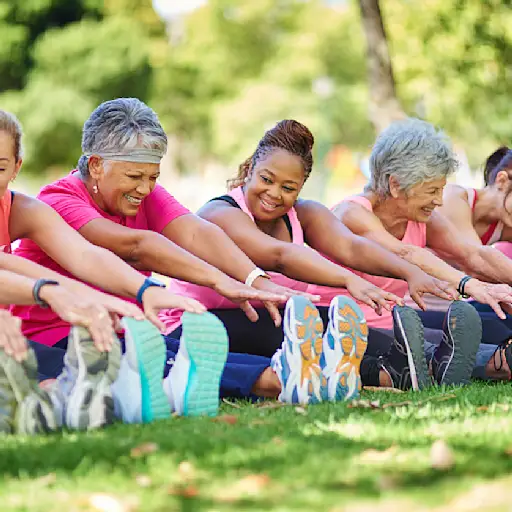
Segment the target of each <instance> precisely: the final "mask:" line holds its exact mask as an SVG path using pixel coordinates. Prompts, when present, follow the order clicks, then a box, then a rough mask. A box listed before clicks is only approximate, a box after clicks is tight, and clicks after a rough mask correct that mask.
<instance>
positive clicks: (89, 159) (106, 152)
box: [14, 98, 392, 418]
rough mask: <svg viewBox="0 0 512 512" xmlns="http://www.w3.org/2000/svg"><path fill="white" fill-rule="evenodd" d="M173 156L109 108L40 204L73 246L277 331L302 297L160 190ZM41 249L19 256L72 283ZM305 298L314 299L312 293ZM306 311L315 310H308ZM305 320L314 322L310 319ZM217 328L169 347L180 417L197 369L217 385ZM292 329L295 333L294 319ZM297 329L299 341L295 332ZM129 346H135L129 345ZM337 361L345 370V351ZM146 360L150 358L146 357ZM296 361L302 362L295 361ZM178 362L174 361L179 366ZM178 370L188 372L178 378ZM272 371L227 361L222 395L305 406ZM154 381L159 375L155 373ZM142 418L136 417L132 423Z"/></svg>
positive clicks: (56, 328)
mask: <svg viewBox="0 0 512 512" xmlns="http://www.w3.org/2000/svg"><path fill="white" fill-rule="evenodd" d="M166 149H167V138H166V135H165V132H164V130H163V129H162V127H161V125H160V123H159V121H158V118H157V116H156V115H155V113H154V112H153V111H152V110H151V109H150V108H149V107H147V106H146V105H145V104H144V103H142V102H141V101H139V100H137V99H133V98H120V99H117V100H112V101H107V102H105V103H103V104H101V105H100V106H99V107H98V108H97V109H96V110H95V111H94V112H93V113H92V114H91V116H90V118H89V119H88V120H87V121H86V123H85V125H84V130H83V138H82V150H83V153H84V154H83V156H82V157H81V158H80V160H79V164H78V169H77V170H75V171H73V172H72V173H71V174H70V175H68V176H67V177H65V178H63V179H61V180H58V181H56V182H55V183H52V184H51V185H48V186H46V187H44V188H43V189H42V190H41V192H40V194H39V196H38V198H39V200H41V201H43V202H45V203H47V204H48V205H50V206H51V207H52V208H53V209H54V210H56V211H57V212H58V214H60V215H61V217H62V218H63V219H64V220H65V221H66V222H67V223H68V225H69V226H71V228H73V229H74V230H76V231H78V233H79V234H77V233H75V234H74V236H75V237H77V236H79V235H82V236H83V237H85V238H86V239H87V240H88V241H89V242H92V243H93V244H96V245H98V246H100V247H103V248H105V249H108V250H109V251H111V252H113V253H114V254H116V255H117V256H119V257H120V258H122V259H124V260H125V261H127V262H128V263H130V265H132V266H133V267H135V268H137V269H138V270H140V271H143V272H146V273H147V274H148V273H150V272H157V273H159V274H162V275H166V276H170V277H177V278H181V279H184V280H187V281H190V282H193V283H196V284H198V285H203V286H206V287H210V288H211V289H213V290H215V291H216V292H218V293H219V294H220V295H222V296H224V297H226V298H227V299H229V300H230V301H232V302H231V303H238V304H240V305H241V307H242V308H243V310H244V313H245V314H247V315H248V317H249V318H250V320H252V321H255V320H256V319H257V314H256V312H255V310H254V309H253V307H252V306H251V304H250V303H249V302H248V299H251V300H257V301H258V300H259V301H263V303H264V305H265V307H266V308H267V309H268V311H269V315H270V317H271V318H272V321H273V322H275V324H277V325H278V324H279V323H280V316H279V315H280V314H279V311H278V309H277V307H276V303H279V302H281V301H283V300H284V299H285V298H286V297H289V296H290V295H292V294H296V293H299V294H300V293H301V292H300V291H299V292H296V291H294V290H289V289H288V288H285V287H283V286H279V285H276V284H274V283H273V282H272V281H271V280H270V279H269V278H268V276H267V275H266V274H265V272H264V271H262V270H261V269H259V268H258V267H256V266H255V265H254V263H253V262H252V261H251V260H250V259H249V258H248V257H247V256H246V255H245V254H244V253H243V252H242V251H241V250H240V249H239V248H238V247H237V246H236V245H235V244H234V243H233V242H232V241H231V239H230V238H229V237H228V236H226V235H225V233H224V232H223V231H222V230H221V229H219V228H218V227H216V226H214V225H213V224H210V223H208V222H206V221H204V220H201V219H200V218H198V217H196V216H195V215H193V214H191V213H190V212H189V211H188V210H186V208H184V207H183V206H182V205H180V204H179V203H178V202H177V201H176V200H175V199H174V198H173V197H172V196H171V195H170V194H168V193H167V192H166V191H165V190H164V189H163V188H162V187H160V186H159V185H157V184H156V180H157V177H158V175H159V162H160V159H161V158H162V156H163V155H164V153H165V151H166ZM69 226H68V230H69V229H70V228H69ZM36 243H37V245H36ZM36 243H33V242H31V241H25V240H23V241H22V242H21V244H20V247H19V248H18V250H17V251H16V254H18V255H21V256H24V257H25V258H27V259H29V260H31V261H33V262H37V263H39V264H41V265H43V266H45V267H49V268H51V269H53V270H56V271H58V272H59V273H61V274H64V275H66V271H65V270H64V268H62V266H61V262H60V261H59V259H58V258H57V256H58V255H57V254H56V253H55V251H53V253H51V252H49V251H47V250H46V249H45V247H44V245H43V244H44V243H45V242H44V241H42V240H36ZM79 277H80V276H79ZM244 283H245V284H244ZM150 284H154V282H153V283H150ZM354 287H356V284H354ZM372 288H373V287H368V291H364V290H362V291H361V292H360V293H361V295H362V296H363V297H364V296H366V295H367V294H370V295H371V297H373V299H372V300H375V302H376V303H377V304H379V305H380V306H385V305H386V299H387V298H392V296H391V295H387V294H380V293H379V292H378V291H373V290H372ZM148 291H149V289H148ZM145 293H148V292H145ZM303 295H305V297H306V298H307V297H311V296H310V295H309V294H307V293H303ZM376 307H377V306H376ZM303 309H307V311H309V312H310V311H311V310H314V309H313V308H312V307H311V306H308V308H303ZM14 311H15V312H16V314H17V315H18V316H20V318H22V320H23V324H22V328H23V332H24V334H25V335H30V336H31V337H32V338H34V339H35V340H36V341H39V342H42V343H46V344H47V345H53V346H56V345H57V346H59V347H64V346H65V341H60V340H61V338H62V337H63V336H65V335H66V334H67V332H68V331H69V325H68V324H66V323H64V322H61V321H60V320H59V319H58V318H56V317H55V316H54V315H52V314H51V312H47V311H44V310H41V309H40V308H37V307H32V308H28V307H26V306H19V307H16V308H14ZM291 317H293V315H291ZM204 318H210V317H208V316H205V317H204ZM308 318H312V317H311V315H309V317H308ZM212 322H213V321H212V320H208V321H206V320H204V321H202V320H201V321H198V322H192V321H191V322H189V330H188V331H187V330H185V331H186V332H184V335H183V338H182V343H181V345H180V346H179V347H178V345H179V343H178V341H177V340H175V339H169V340H168V348H169V351H168V353H167V361H168V364H166V366H165V376H166V380H165V383H164V386H165V389H166V390H167V391H168V395H169V396H170V397H171V402H172V404H173V407H174V409H175V410H177V411H178V412H182V411H183V410H184V409H185V405H183V403H182V402H183V400H182V398H180V399H179V400H176V397H175V396H174V395H175V390H176V389H181V390H183V389H184V386H185V387H186V384H187V382H188V379H189V377H190V378H192V377H193V376H191V375H192V373H193V371H194V369H196V368H202V369H203V370H204V373H205V374H207V373H208V371H210V373H211V374H213V375H219V374H220V373H221V371H222V369H223V367H224V358H225V354H223V348H222V346H223V342H222V332H221V329H220V328H219V326H218V324H216V325H213V326H212V325H211V324H212ZM202 324H205V325H202ZM198 325H199V326H198ZM201 325H202V327H201ZM288 325H295V324H294V320H293V319H292V318H290V319H289V320H288ZM200 327H201V328H200ZM290 329H291V331H292V332H293V330H294V328H292V327H291V328H290ZM203 331H204V332H210V331H215V332H214V336H213V338H215V339H216V340H220V341H219V342H218V343H215V347H216V348H214V349H212V350H214V352H215V353H216V354H217V356H216V357H209V355H210V352H209V350H210V348H211V347H209V339H208V338H205V337H204V336H203V337H201V339H200V340H199V341H197V340H198V339H199V338H200V334H201V332H203ZM128 341H130V342H131V338H130V340H128ZM196 341H197V342H196ZM281 341H282V340H281ZM359 345H360V344H359ZM178 348H179V350H178ZM277 348H278V347H276V349H277ZM281 348H283V347H281ZM315 350H316V349H315ZM335 352H336V353H337V355H338V359H340V360H341V358H342V351H341V350H338V351H335ZM141 353H143V354H144V353H147V351H146V350H145V349H144V350H141ZM281 353H288V352H287V351H284V352H283V351H281ZM291 353H292V354H295V355H297V353H296V351H292V352H291ZM315 353H316V354H317V355H316V356H315V357H317V356H318V357H320V352H318V351H316V352H315ZM56 359H59V358H58V357H56ZM292 359H293V358H292ZM310 359H311V358H310V357H309V356H308V357H304V358H302V357H295V358H294V359H293V365H292V366H293V368H295V369H297V372H298V373H300V371H299V370H300V369H301V368H303V367H304V368H306V369H307V368H310V366H311V364H310V363H311V361H310ZM331 359H332V358H331ZM125 361H126V364H124V366H123V363H121V369H122V370H123V369H125V370H126V373H127V374H129V371H131V370H130V365H129V361H128V360H127V359H126V358H125ZM173 361H176V362H175V363H174V366H173V364H172V362H173ZM177 362H180V364H181V368H184V369H185V370H183V371H174V370H175V367H176V365H177ZM276 364H277V363H276ZM315 365H316V363H315ZM271 366H272V362H271V361H270V358H258V357H256V356H252V357H251V356H244V355H241V354H238V355H234V356H230V358H228V364H227V365H226V369H225V370H224V372H223V380H222V384H221V386H222V391H223V393H224V394H228V395H230V396H252V395H257V396H275V397H277V396H278V395H281V398H282V399H288V398H289V399H290V400H298V399H299V397H297V396H296V395H294V394H293V392H291V391H290V390H289V389H288V388H289V387H288V388H286V385H283V383H284V382H285V381H286V382H288V377H289V374H288V373H287V372H286V371H285V372H284V377H282V376H280V370H278V371H275V370H273V369H272V367H271ZM316 366H318V365H316ZM171 367H172V371H171V372H170V373H169V370H170V368H171ZM276 368H277V367H276ZM297 372H292V374H293V373H297ZM306 373H308V372H306ZM152 375H153V376H154V375H158V372H156V373H152ZM160 377H161V376H160ZM283 379H284V380H283ZM118 382H119V383H121V382H124V379H123V378H120V379H118ZM152 382H153V383H155V382H156V381H155V380H152ZM307 382H309V381H308V379H306V381H304V383H303V384H301V385H303V386H305V388H304V389H306V391H307ZM155 386H156V387H158V384H155ZM119 388H120V389H119V390H118V391H122V390H123V389H128V386H119ZM169 388H171V389H170V390H169ZM284 388H286V389H284ZM317 388H318V386H317ZM300 395H301V397H302V398H300V399H301V400H303V401H304V400H309V398H310V396H311V393H309V392H308V393H306V394H304V393H302V394H300ZM160 396H161V395H160ZM182 396H183V394H180V397H182ZM287 397H288V398H287ZM156 402H157V400H156V399H155V407H156V406H157V405H158V404H157V403H156ZM217 402H218V397H216V396H215V393H213V395H208V403H207V404H206V405H205V406H204V407H205V408H206V409H209V410H211V409H213V408H215V409H216V407H217ZM139 412H140V411H137V412H136V413H134V417H137V414H139ZM131 416H132V414H131V411H128V412H126V411H125V414H123V417H125V418H128V417H131Z"/></svg>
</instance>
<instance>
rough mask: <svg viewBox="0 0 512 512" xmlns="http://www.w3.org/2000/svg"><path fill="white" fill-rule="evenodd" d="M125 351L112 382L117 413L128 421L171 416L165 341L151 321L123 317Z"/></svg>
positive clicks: (145, 420)
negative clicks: (166, 380)
mask: <svg viewBox="0 0 512 512" xmlns="http://www.w3.org/2000/svg"><path fill="white" fill-rule="evenodd" d="M122 324H123V327H124V329H125V353H124V354H123V355H122V357H121V365H120V368H119V375H118V377H117V379H116V381H115V382H114V383H113V384H112V394H113V398H114V405H115V414H116V416H117V417H118V418H121V419H122V420H123V421H124V422H125V423H150V422H151V421H153V420H157V419H164V418H169V417H170V415H171V410H170V407H169V401H168V399H167V396H166V395H165V393H164V389H163V386H162V383H163V376H164V367H165V362H166V348H165V342H164V339H163V337H162V335H161V334H160V332H159V331H158V329H157V328H156V327H155V326H154V325H153V324H152V323H151V322H149V321H147V320H143V321H140V320H134V319H133V318H127V317H125V318H123V320H122Z"/></svg>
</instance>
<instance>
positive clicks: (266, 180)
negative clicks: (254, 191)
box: [261, 176, 272, 183]
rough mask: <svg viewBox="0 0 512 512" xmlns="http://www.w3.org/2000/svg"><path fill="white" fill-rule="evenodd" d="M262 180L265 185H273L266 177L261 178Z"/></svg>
mask: <svg viewBox="0 0 512 512" xmlns="http://www.w3.org/2000/svg"><path fill="white" fill-rule="evenodd" d="M261 179H262V180H263V182H264V183H272V181H271V180H270V179H269V178H267V177H266V176H261Z"/></svg>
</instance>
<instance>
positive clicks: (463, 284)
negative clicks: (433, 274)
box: [457, 276, 473, 299]
mask: <svg viewBox="0 0 512 512" xmlns="http://www.w3.org/2000/svg"><path fill="white" fill-rule="evenodd" d="M471 279H473V278H472V277H471V276H464V277H463V278H462V279H461V280H460V283H459V286H457V291H458V292H459V293H460V294H461V296H462V297H463V298H464V299H467V298H469V295H466V284H467V282H468V281H469V280H471Z"/></svg>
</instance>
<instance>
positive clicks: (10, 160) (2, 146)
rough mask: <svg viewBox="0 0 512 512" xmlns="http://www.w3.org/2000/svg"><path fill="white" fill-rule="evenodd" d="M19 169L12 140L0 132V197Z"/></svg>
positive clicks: (6, 133) (8, 134) (19, 163)
mask: <svg viewBox="0 0 512 512" xmlns="http://www.w3.org/2000/svg"><path fill="white" fill-rule="evenodd" d="M20 168H21V158H20V159H18V160H16V155H15V153H14V139H13V138H12V135H11V134H10V133H8V132H6V131H3V130H1V131H0V195H2V196H3V194H4V193H5V191H6V190H7V187H8V186H9V182H10V181H11V180H13V179H14V178H15V177H16V175H17V174H18V172H19V170H20Z"/></svg>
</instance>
